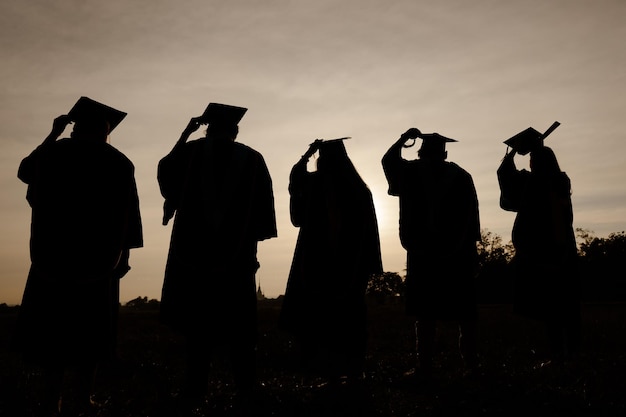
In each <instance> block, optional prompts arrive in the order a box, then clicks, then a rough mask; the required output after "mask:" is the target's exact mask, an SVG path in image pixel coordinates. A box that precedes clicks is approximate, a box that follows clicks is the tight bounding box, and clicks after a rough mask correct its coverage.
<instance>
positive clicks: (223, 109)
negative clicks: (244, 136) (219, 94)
mask: <svg viewBox="0 0 626 417" xmlns="http://www.w3.org/2000/svg"><path fill="white" fill-rule="evenodd" d="M246 111H248V109H246V108H244V107H237V106H229V105H228V104H220V103H209V105H208V106H207V108H206V109H205V110H204V113H202V116H200V123H203V124H214V123H219V124H225V125H235V126H236V125H238V124H239V121H240V120H241V118H242V117H243V115H244V114H246Z"/></svg>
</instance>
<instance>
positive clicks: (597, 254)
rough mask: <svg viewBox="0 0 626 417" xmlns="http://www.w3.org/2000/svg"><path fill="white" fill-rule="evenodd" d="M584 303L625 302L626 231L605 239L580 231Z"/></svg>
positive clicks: (578, 229) (585, 230)
mask: <svg viewBox="0 0 626 417" xmlns="http://www.w3.org/2000/svg"><path fill="white" fill-rule="evenodd" d="M576 236H577V238H578V247H579V250H578V252H579V255H580V268H579V270H580V273H581V281H582V286H583V296H584V301H623V300H626V232H623V231H622V232H614V233H611V234H609V236H608V237H606V238H600V237H596V236H595V235H594V233H593V231H590V230H588V229H582V228H577V229H576Z"/></svg>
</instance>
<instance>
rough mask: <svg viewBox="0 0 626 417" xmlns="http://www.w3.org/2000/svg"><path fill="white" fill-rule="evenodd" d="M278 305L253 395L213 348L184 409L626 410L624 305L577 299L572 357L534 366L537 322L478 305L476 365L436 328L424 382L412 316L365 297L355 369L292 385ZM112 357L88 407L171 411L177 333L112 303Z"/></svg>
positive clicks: (18, 374) (2, 360)
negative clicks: (366, 322)
mask: <svg viewBox="0 0 626 417" xmlns="http://www.w3.org/2000/svg"><path fill="white" fill-rule="evenodd" d="M278 312H279V307H278V306H277V305H276V304H275V303H265V304H261V305H260V309H259V316H260V323H259V329H260V342H259V363H258V365H259V376H260V381H261V388H260V390H259V393H258V395H257V396H256V397H255V398H253V399H250V400H249V401H247V402H245V403H243V402H241V401H238V400H237V399H236V398H235V397H234V391H233V388H232V382H231V379H230V375H229V372H228V364H227V360H226V357H227V355H226V354H225V353H226V352H218V355H217V357H216V358H217V359H216V363H215V369H214V372H213V374H212V377H213V378H212V383H211V386H212V394H211V395H210V396H209V398H208V399H207V401H206V402H205V403H204V404H201V405H200V407H199V408H198V410H197V411H196V413H195V414H194V415H197V416H201V415H217V416H231V415H259V416H303V417H308V416H358V415H362V416H475V415H482V416H527V415H533V416H556V415H568V416H623V415H626V400H624V395H625V394H626V376H625V375H626V357H625V354H626V305H623V304H587V305H584V307H583V332H584V334H583V338H584V340H583V351H582V354H581V356H580V358H579V359H578V360H577V361H576V362H568V363H565V364H562V365H552V366H548V367H543V368H539V367H537V365H538V364H539V363H540V362H541V359H542V353H541V342H542V332H541V328H540V327H539V326H538V325H537V324H536V323H534V322H532V321H526V320H523V319H521V318H519V317H516V316H513V315H512V314H511V313H510V308H509V306H482V307H481V308H480V319H479V332H480V334H479V336H480V342H479V348H480V355H481V363H482V367H481V370H480V372H479V373H478V375H475V376H474V377H472V378H463V377H462V375H461V372H460V365H461V361H460V358H459V354H458V349H457V330H456V326H454V325H453V324H451V323H443V324H442V325H441V326H440V328H439V332H438V336H437V346H438V350H439V351H440V354H439V355H438V356H437V357H436V368H435V371H436V374H435V380H434V382H433V383H432V384H430V385H429V386H427V387H421V388H420V387H416V386H412V385H410V384H406V383H404V382H403V373H404V372H406V371H408V370H409V369H410V368H411V367H412V364H413V360H414V358H413V356H412V347H413V344H414V340H413V325H412V322H411V320H409V319H408V318H407V317H406V316H404V314H403V310H402V306H399V305H397V306H394V305H385V306H372V307H371V308H370V311H369V317H370V340H369V354H368V363H367V372H366V377H365V379H364V381H363V383H362V384H359V385H357V386H353V385H340V386H336V387H330V386H318V385H316V384H302V383H301V381H300V379H299V378H298V377H297V376H296V375H295V372H294V369H295V368H294V356H295V355H294V348H293V346H292V344H291V343H290V341H289V339H288V338H287V337H286V336H285V335H284V334H282V333H281V332H280V331H279V330H278V329H277V328H276V321H277V317H278ZM14 319H15V311H14V310H11V309H5V310H4V311H3V312H1V313H0V377H1V379H0V415H1V416H29V417H30V416H35V415H37V414H36V411H35V410H36V408H35V404H36V398H37V394H38V393H39V392H40V390H41V378H40V377H41V375H40V372H39V371H38V370H37V369H36V368H33V367H30V366H28V365H27V364H24V363H22V362H21V361H20V358H19V357H18V356H16V355H15V354H14V353H12V352H11V351H10V350H9V348H8V346H9V341H10V329H11V326H12V325H13V322H14ZM119 330H120V339H119V358H118V359H117V360H116V361H114V362H112V363H109V364H107V365H105V366H103V367H102V368H101V369H100V372H99V374H98V379H97V394H98V395H97V399H98V400H99V401H100V402H101V403H103V405H102V407H101V408H100V409H99V410H98V411H97V413H95V415H97V416H176V415H177V414H176V413H177V411H176V410H177V406H178V403H179V397H180V385H181V380H182V372H183V362H182V351H183V343H182V340H181V339H180V338H179V337H178V336H177V335H176V334H173V333H171V332H170V331H169V330H168V329H167V328H165V327H163V326H161V325H160V324H159V323H158V321H157V312H156V311H155V310H130V309H127V308H123V309H122V312H121V317H120V329H119Z"/></svg>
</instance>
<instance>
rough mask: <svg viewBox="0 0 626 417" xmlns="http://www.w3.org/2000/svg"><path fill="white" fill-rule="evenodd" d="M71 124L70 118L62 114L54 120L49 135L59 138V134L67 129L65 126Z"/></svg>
mask: <svg viewBox="0 0 626 417" xmlns="http://www.w3.org/2000/svg"><path fill="white" fill-rule="evenodd" d="M71 122H72V121H71V120H70V117H69V116H68V115H67V114H63V115H61V116H59V117H57V118H56V119H54V122H52V132H51V134H54V135H56V136H57V137H58V136H60V135H61V133H63V131H64V130H65V128H66V127H67V125H68V124H70V123H71Z"/></svg>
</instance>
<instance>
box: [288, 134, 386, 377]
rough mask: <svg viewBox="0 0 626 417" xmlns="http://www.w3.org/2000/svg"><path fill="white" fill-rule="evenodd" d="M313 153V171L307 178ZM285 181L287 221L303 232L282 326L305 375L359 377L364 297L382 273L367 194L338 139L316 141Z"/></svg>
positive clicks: (373, 212) (367, 190)
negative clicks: (298, 351) (295, 347)
mask: <svg viewBox="0 0 626 417" xmlns="http://www.w3.org/2000/svg"><path fill="white" fill-rule="evenodd" d="M318 149H319V159H318V160H317V170H316V171H315V172H308V171H307V161H308V160H309V158H310V157H311V156H312V155H313V154H314V153H315V152H316V151H317V150H318ZM289 180H290V181H289V194H290V196H291V199H290V213H291V222H292V223H293V225H294V226H296V227H299V228H300V232H299V234H298V241H297V244H296V249H295V253H294V257H293V262H292V265H291V271H290V273H289V280H288V282H287V289H286V292H285V298H284V300H283V307H282V311H281V317H280V320H281V327H282V328H283V329H284V330H286V331H288V332H290V333H291V334H293V335H294V336H295V338H296V340H297V341H298V342H299V345H300V347H301V349H302V352H303V358H302V359H303V361H304V363H303V366H304V367H305V369H304V370H305V372H306V371H308V372H307V373H310V372H312V371H314V370H315V371H317V375H316V376H326V377H340V376H350V377H358V376H360V375H361V374H362V373H363V365H364V360H365V347H366V336H367V334H366V310H365V290H366V287H367V283H368V280H369V277H370V276H371V275H372V274H379V273H381V272H382V261H381V254H380V242H379V237H378V225H377V221H376V213H375V210H374V204H373V200H372V194H371V192H370V190H369V189H368V187H367V185H366V184H365V183H364V182H363V180H362V179H361V177H360V176H359V174H358V172H357V171H356V169H355V168H354V166H353V164H352V162H351V161H350V158H349V157H348V154H347V152H346V149H345V146H344V143H343V140H341V139H340V140H331V141H321V140H318V141H315V142H313V143H312V144H311V145H310V147H309V150H308V151H307V152H306V153H305V154H304V155H303V156H302V158H301V159H300V160H299V161H298V162H297V163H296V164H295V165H294V166H293V168H292V170H291V175H290V178H289ZM309 376H311V375H309Z"/></svg>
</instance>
